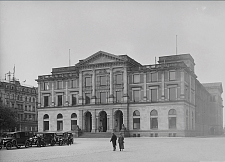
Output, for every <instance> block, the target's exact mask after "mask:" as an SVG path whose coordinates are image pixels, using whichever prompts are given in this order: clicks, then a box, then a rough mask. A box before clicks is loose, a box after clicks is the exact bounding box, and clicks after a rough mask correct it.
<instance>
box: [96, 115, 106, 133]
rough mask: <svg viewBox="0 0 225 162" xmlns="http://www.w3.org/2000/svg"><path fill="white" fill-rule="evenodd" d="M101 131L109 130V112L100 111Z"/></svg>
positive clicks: (99, 128)
mask: <svg viewBox="0 0 225 162" xmlns="http://www.w3.org/2000/svg"><path fill="white" fill-rule="evenodd" d="M98 131H99V132H106V131H107V114H106V112H105V111H101V112H100V113H99V127H98Z"/></svg>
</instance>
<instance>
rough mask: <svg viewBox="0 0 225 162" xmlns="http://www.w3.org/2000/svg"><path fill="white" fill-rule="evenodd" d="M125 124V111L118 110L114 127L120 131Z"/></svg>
mask: <svg viewBox="0 0 225 162" xmlns="http://www.w3.org/2000/svg"><path fill="white" fill-rule="evenodd" d="M122 125H123V112H122V111H121V110H117V111H116V112H115V120H114V129H115V131H116V132H119V131H120V130H121V129H122Z"/></svg>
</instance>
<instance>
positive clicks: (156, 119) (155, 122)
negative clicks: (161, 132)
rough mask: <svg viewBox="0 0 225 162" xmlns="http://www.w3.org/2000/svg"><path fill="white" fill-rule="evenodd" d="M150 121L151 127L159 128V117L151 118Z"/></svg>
mask: <svg viewBox="0 0 225 162" xmlns="http://www.w3.org/2000/svg"><path fill="white" fill-rule="evenodd" d="M150 123H151V124H150V125H151V129H158V118H151V119H150Z"/></svg>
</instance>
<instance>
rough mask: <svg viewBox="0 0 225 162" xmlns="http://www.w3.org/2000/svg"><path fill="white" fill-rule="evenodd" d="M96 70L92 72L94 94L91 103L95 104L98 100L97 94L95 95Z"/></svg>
mask: <svg viewBox="0 0 225 162" xmlns="http://www.w3.org/2000/svg"><path fill="white" fill-rule="evenodd" d="M95 80H96V79H95V70H93V73H92V95H91V104H95V102H96V95H95Z"/></svg>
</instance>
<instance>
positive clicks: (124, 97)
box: [123, 67, 128, 102]
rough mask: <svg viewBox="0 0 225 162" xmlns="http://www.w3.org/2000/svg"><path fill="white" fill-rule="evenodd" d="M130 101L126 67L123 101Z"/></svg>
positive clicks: (125, 69)
mask: <svg viewBox="0 0 225 162" xmlns="http://www.w3.org/2000/svg"><path fill="white" fill-rule="evenodd" d="M127 101H128V94H127V68H126V67H125V68H124V72H123V102H127Z"/></svg>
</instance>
